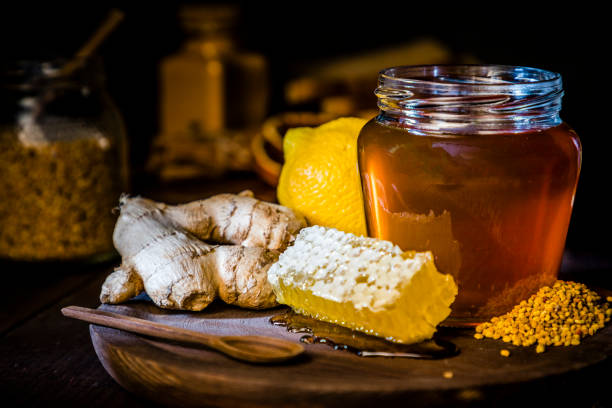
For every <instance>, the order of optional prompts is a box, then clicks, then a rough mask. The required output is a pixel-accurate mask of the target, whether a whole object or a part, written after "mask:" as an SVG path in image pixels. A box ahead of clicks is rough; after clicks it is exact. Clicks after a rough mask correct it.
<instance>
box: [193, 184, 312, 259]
mask: <svg viewBox="0 0 612 408" xmlns="http://www.w3.org/2000/svg"><path fill="white" fill-rule="evenodd" d="M201 209H202V210H203V211H204V212H205V213H206V214H208V215H209V216H210V217H211V218H212V224H213V226H214V227H213V228H212V230H211V234H210V236H208V237H206V238H203V239H209V240H211V241H214V242H218V243H220V244H235V245H242V246H246V247H260V248H267V249H273V250H281V251H282V250H284V249H285V248H287V246H288V245H289V244H290V243H291V242H293V241H294V240H295V237H296V236H297V234H298V232H299V231H300V230H301V229H302V228H304V227H306V226H307V223H306V219H305V218H304V217H302V216H301V215H299V214H297V213H295V212H294V211H293V210H291V209H289V208H287V207H283V206H281V205H278V204H273V203H268V202H265V201H261V200H258V199H256V198H254V197H252V193H250V192H248V191H245V192H243V193H241V194H238V195H235V194H219V195H216V196H213V197H211V198H208V199H206V200H202V202H201Z"/></svg>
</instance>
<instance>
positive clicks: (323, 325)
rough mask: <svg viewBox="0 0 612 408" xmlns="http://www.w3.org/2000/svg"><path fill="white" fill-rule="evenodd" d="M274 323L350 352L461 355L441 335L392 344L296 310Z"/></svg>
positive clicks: (437, 356) (422, 356)
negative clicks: (410, 342)
mask: <svg viewBox="0 0 612 408" xmlns="http://www.w3.org/2000/svg"><path fill="white" fill-rule="evenodd" d="M270 323H272V324H274V325H276V326H282V327H285V328H287V331H289V332H291V333H304V336H302V337H301V338H300V341H301V342H302V343H308V344H316V343H320V344H326V345H328V346H330V347H332V348H333V349H334V350H344V351H349V352H351V353H353V354H356V355H358V356H361V357H403V358H419V359H440V358H446V357H452V356H455V355H457V354H459V348H458V347H457V346H456V345H455V344H454V343H452V342H450V341H448V340H445V339H442V338H440V336H438V335H434V338H433V339H431V340H427V341H423V342H421V343H417V344H400V343H392V342H390V341H387V340H385V339H382V338H380V337H374V336H369V335H367V334H364V333H360V332H357V331H355V330H351V329H348V328H346V327H342V326H338V325H336V324H332V323H327V322H323V321H320V320H316V319H313V318H311V317H307V316H303V315H300V314H297V313H295V312H293V311H292V310H287V311H285V312H282V313H280V314H278V315H276V316H273V317H271V318H270Z"/></svg>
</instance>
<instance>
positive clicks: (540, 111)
mask: <svg viewBox="0 0 612 408" xmlns="http://www.w3.org/2000/svg"><path fill="white" fill-rule="evenodd" d="M562 95H563V90H562V84H561V77H560V76H559V75H558V74H555V73H552V72H548V71H543V70H539V69H533V68H525V67H511V66H418V67H399V68H391V69H387V70H385V71H383V72H381V74H380V78H379V87H378V88H377V96H378V98H379V102H378V104H379V107H380V109H381V112H380V115H379V116H378V117H377V118H375V119H373V120H372V121H370V122H369V123H368V124H367V125H366V126H365V127H364V128H363V130H362V131H361V134H360V136H359V166H360V171H361V176H362V183H363V188H364V198H365V207H366V217H367V223H368V231H369V234H370V235H371V236H374V237H378V238H383V239H388V240H391V241H393V242H395V243H396V244H398V245H399V246H400V247H402V248H403V249H405V250H408V249H416V250H431V251H432V252H433V254H434V257H435V260H436V264H437V266H438V268H439V269H440V270H441V271H442V272H446V273H450V274H452V275H453V276H454V277H455V280H456V282H457V284H458V286H459V294H458V296H457V299H456V301H455V303H454V304H453V306H452V309H453V311H452V314H451V318H450V320H449V322H448V323H449V324H458V325H462V324H472V323H477V322H480V321H483V320H485V319H487V318H490V317H491V316H495V315H499V314H502V313H505V312H507V311H509V310H510V309H511V308H512V307H513V306H514V305H515V304H517V303H519V302H520V301H521V300H523V299H525V298H526V297H528V296H529V295H531V294H532V293H534V292H535V291H536V290H537V289H538V288H540V287H541V286H544V285H547V284H550V283H552V282H553V281H554V280H555V279H556V277H557V272H558V269H559V266H560V262H561V257H562V254H563V249H564V245H565V237H566V234H567V229H568V225H569V220H570V215H571V210H572V204H573V199H574V194H575V191H576V184H577V180H578V175H579V172H580V163H581V147H580V141H579V139H578V136H577V135H576V133H575V132H574V131H573V130H572V129H571V128H570V127H569V126H568V125H567V124H565V123H563V122H562V121H561V119H560V118H559V111H560V108H561V97H562Z"/></svg>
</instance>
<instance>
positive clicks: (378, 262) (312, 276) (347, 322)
mask: <svg viewBox="0 0 612 408" xmlns="http://www.w3.org/2000/svg"><path fill="white" fill-rule="evenodd" d="M268 281H269V282H270V284H271V285H272V287H273V289H274V293H275V294H276V297H277V300H278V301H279V302H280V303H283V304H286V305H288V306H290V307H292V308H293V309H294V310H295V311H296V312H297V313H300V314H304V315H307V316H311V317H314V318H316V319H319V320H323V321H327V322H330V323H335V324H338V325H341V326H344V327H348V328H350V329H353V330H358V331H361V332H364V333H367V334H370V335H374V336H378V337H384V338H386V339H387V340H390V341H394V342H398V343H416V342H420V341H423V340H426V339H429V338H431V337H432V336H433V334H434V332H435V331H436V326H437V325H438V323H440V322H441V321H442V320H444V319H445V318H446V317H447V316H448V315H449V314H450V305H451V304H452V302H453V301H454V299H455V296H456V295H457V285H456V284H455V282H454V280H453V278H452V276H450V275H444V274H441V273H440V272H438V271H437V269H436V267H435V265H434V262H433V256H432V255H431V253H430V252H404V251H402V250H401V249H400V248H399V247H398V246H396V245H393V244H392V243H391V242H388V241H383V240H379V239H375V238H364V237H357V236H356V235H353V234H349V233H344V232H341V231H338V230H336V229H333V228H325V227H320V226H314V227H309V228H304V229H302V230H301V231H300V233H299V235H298V237H297V239H296V240H295V242H294V244H293V246H291V247H289V248H288V249H287V250H286V251H285V252H283V253H282V254H281V256H280V258H279V260H278V262H277V263H275V264H274V265H272V267H271V268H270V270H269V271H268Z"/></svg>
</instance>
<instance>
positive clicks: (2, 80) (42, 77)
mask: <svg viewBox="0 0 612 408" xmlns="http://www.w3.org/2000/svg"><path fill="white" fill-rule="evenodd" d="M68 64H73V68H74V69H72V70H70V71H69V72H66V71H64V70H63V69H62V68H64V67H66V66H67V65H68ZM101 64H102V61H101V59H100V58H99V57H97V56H95V55H92V56H87V57H79V56H76V57H70V58H69V57H56V58H40V59H36V58H29V59H28V58H24V59H16V60H10V61H3V62H2V64H0V87H2V88H14V89H23V90H27V89H35V88H40V87H48V86H56V85H65V84H66V83H71V82H83V81H84V82H92V80H93V79H94V78H100V79H103V71H102V65H101Z"/></svg>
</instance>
